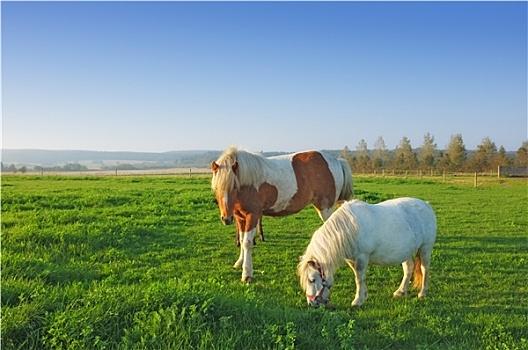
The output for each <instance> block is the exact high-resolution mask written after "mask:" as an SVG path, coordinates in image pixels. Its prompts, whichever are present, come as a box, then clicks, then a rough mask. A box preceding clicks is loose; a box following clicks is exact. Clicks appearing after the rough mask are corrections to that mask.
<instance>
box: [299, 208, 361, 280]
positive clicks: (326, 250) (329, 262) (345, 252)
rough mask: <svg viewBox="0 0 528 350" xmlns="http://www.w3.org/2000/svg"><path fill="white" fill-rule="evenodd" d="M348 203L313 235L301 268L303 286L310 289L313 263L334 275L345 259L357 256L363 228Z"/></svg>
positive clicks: (301, 262) (300, 264) (326, 272)
mask: <svg viewBox="0 0 528 350" xmlns="http://www.w3.org/2000/svg"><path fill="white" fill-rule="evenodd" d="M353 202H355V201H352V202H347V203H345V204H343V205H342V206H341V207H339V209H337V210H336V211H335V212H334V213H333V214H332V216H330V218H329V219H328V220H326V221H325V223H324V224H323V226H321V227H320V228H319V229H318V230H317V231H315V233H314V234H313V236H312V240H311V241H310V244H309V245H308V247H307V248H306V252H305V253H304V255H303V256H302V259H301V261H300V263H299V265H298V266H297V273H298V275H299V276H300V277H301V279H300V282H301V287H302V288H303V289H306V285H307V284H308V273H307V269H308V268H310V264H309V263H310V262H311V261H314V262H317V263H319V265H320V266H321V269H322V271H323V272H324V273H325V274H327V275H328V274H329V273H330V274H333V272H334V270H335V268H336V267H337V266H338V265H339V264H340V263H341V262H342V261H343V259H345V258H347V259H348V258H353V257H354V256H355V255H356V247H357V244H358V240H359V227H358V223H357V220H356V217H355V216H354V214H353V213H352V211H351V210H350V208H349V207H350V204H351V203H353Z"/></svg>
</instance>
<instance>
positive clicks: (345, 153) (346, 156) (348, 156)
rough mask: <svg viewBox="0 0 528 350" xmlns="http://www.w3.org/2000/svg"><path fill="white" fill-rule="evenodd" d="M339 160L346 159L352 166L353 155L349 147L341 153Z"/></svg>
mask: <svg viewBox="0 0 528 350" xmlns="http://www.w3.org/2000/svg"><path fill="white" fill-rule="evenodd" d="M339 158H343V159H346V161H347V162H348V163H349V164H350V162H351V160H352V154H351V153H350V149H349V148H348V146H345V148H344V149H343V150H342V151H341V153H339Z"/></svg>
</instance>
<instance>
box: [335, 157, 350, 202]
mask: <svg viewBox="0 0 528 350" xmlns="http://www.w3.org/2000/svg"><path fill="white" fill-rule="evenodd" d="M338 160H339V163H340V164H341V170H342V171H343V187H341V193H340V194H339V198H338V199H337V200H338V201H343V200H344V201H346V200H349V199H350V196H353V195H354V182H353V180H352V170H351V169H350V165H349V164H348V162H347V160H346V159H343V158H338Z"/></svg>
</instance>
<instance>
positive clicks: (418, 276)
mask: <svg viewBox="0 0 528 350" xmlns="http://www.w3.org/2000/svg"><path fill="white" fill-rule="evenodd" d="M422 280H423V275H422V259H421V258H420V253H418V254H416V259H414V282H413V287H414V288H416V289H421V288H422Z"/></svg>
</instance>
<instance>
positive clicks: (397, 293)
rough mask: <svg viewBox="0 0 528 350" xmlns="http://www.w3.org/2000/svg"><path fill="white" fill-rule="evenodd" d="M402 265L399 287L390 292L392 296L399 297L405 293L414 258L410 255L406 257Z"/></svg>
mask: <svg viewBox="0 0 528 350" xmlns="http://www.w3.org/2000/svg"><path fill="white" fill-rule="evenodd" d="M402 267H403V279H402V281H401V284H400V287H399V288H398V289H397V290H396V291H395V292H394V293H393V294H392V296H393V297H394V298H398V297H401V296H402V295H404V294H406V293H407V288H408V287H409V281H410V280H411V276H412V273H413V269H414V260H413V258H412V257H410V258H409V259H407V260H406V261H404V262H403V263H402Z"/></svg>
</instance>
